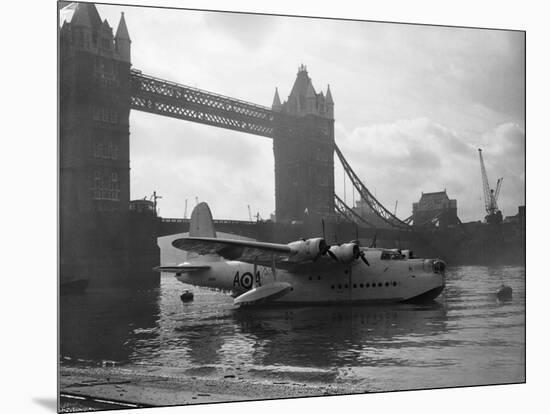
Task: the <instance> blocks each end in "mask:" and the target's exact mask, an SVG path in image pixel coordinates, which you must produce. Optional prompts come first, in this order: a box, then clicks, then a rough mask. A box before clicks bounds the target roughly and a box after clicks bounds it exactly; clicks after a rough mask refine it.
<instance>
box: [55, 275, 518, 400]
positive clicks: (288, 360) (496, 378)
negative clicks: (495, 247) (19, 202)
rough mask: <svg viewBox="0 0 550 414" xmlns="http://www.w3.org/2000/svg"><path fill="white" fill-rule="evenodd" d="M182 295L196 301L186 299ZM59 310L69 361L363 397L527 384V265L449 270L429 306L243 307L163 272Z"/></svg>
mask: <svg viewBox="0 0 550 414" xmlns="http://www.w3.org/2000/svg"><path fill="white" fill-rule="evenodd" d="M501 283H505V284H507V285H509V286H511V287H512V288H513V299H512V300H511V301H509V302H502V303H501V302H499V301H498V300H497V298H496V296H495V292H496V290H497V289H498V287H499V286H500V284H501ZM185 288H191V289H193V291H194V293H195V298H194V301H192V302H188V303H182V302H181V301H180V299H179V294H180V293H181V291H182V290H183V289H185ZM60 307H61V308H60V316H61V326H60V339H61V346H60V349H61V364H63V365H65V364H66V365H74V364H76V365H79V366H82V365H84V366H86V365H90V366H97V365H107V366H111V365H115V366H123V367H125V368H129V369H132V370H135V371H137V372H147V373H152V374H160V375H170V376H199V377H215V378H223V377H224V375H238V376H239V377H243V378H247V379H251V380H257V381H268V382H291V383H305V384H328V383H330V384H338V385H340V386H344V387H345V386H348V385H349V386H350V389H352V388H353V390H358V389H359V390H364V391H387V390H404V389H416V388H434V387H448V386H463V385H477V384H499V383H511V382H523V381H525V268H524V267H480V266H468V267H450V268H449V269H448V271H447V286H446V288H445V290H444V292H443V293H442V295H441V296H440V297H439V298H438V299H437V300H436V302H435V303H434V304H431V305H406V304H396V305H384V306H364V305H361V306H328V307H327V306H324V307H322V306H310V307H308V306H300V307H288V308H275V309H236V308H235V307H234V306H233V305H232V298H230V297H229V296H227V295H226V294H223V293H220V292H215V291H210V290H205V289H199V288H194V287H190V286H185V285H183V284H181V283H179V282H177V281H176V280H175V278H174V277H173V276H171V275H163V276H162V278H161V284H160V287H158V288H155V289H148V290H134V291H128V290H108V291H106V290H89V291H87V292H86V293H85V294H82V295H73V296H62V297H61V299H60Z"/></svg>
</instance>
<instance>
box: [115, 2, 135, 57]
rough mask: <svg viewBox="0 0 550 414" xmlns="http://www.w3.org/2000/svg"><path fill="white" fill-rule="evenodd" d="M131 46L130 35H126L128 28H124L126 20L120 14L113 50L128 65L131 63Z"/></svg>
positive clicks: (122, 14)
mask: <svg viewBox="0 0 550 414" xmlns="http://www.w3.org/2000/svg"><path fill="white" fill-rule="evenodd" d="M131 44H132V41H131V40H130V35H129V34H128V27H126V20H125V19H124V12H122V13H121V14H120V21H119V23H118V28H117V31H116V35H115V49H116V51H117V52H118V54H119V56H120V58H121V59H122V60H123V61H125V62H128V63H130V62H131Z"/></svg>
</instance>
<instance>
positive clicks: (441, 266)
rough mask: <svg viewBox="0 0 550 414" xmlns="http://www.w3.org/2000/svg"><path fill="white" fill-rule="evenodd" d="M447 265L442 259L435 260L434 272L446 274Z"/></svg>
mask: <svg viewBox="0 0 550 414" xmlns="http://www.w3.org/2000/svg"><path fill="white" fill-rule="evenodd" d="M446 267H447V264H446V263H445V262H444V261H443V260H441V259H435V260H434V261H433V272H434V273H438V274H445V269H446Z"/></svg>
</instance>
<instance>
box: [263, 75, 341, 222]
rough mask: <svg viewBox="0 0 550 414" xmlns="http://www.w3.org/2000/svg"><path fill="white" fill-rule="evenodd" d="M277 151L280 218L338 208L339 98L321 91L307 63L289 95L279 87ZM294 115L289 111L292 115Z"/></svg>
mask: <svg viewBox="0 0 550 414" xmlns="http://www.w3.org/2000/svg"><path fill="white" fill-rule="evenodd" d="M272 110H273V111H274V112H275V122H274V131H273V153H274V156H275V211H276V220H277V221H278V222H283V223H284V222H289V221H293V220H297V221H307V220H308V219H314V220H315V221H319V219H320V218H321V217H330V216H332V215H333V214H334V102H333V100H332V94H331V92H330V86H329V87H328V89H327V93H326V95H324V94H323V92H319V93H317V92H315V89H314V88H313V84H312V82H311V79H310V77H309V76H308V72H307V68H306V67H305V66H304V65H301V66H300V67H299V69H298V74H297V76H296V80H295V82H294V86H293V87H292V90H291V92H290V95H289V96H288V99H287V100H286V101H285V102H283V103H281V101H280V98H279V93H278V91H277V90H275V96H274V98H273V105H272ZM287 114H288V115H292V116H286V115H287Z"/></svg>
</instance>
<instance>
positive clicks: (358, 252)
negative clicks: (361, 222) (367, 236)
mask: <svg viewBox="0 0 550 414" xmlns="http://www.w3.org/2000/svg"><path fill="white" fill-rule="evenodd" d="M355 230H356V234H355V236H356V237H357V228H356V229H355ZM354 243H355V246H353V255H354V256H355V258H356V259H361V260H362V261H363V263H365V264H366V265H367V266H370V263H369V261H368V260H367V258H366V257H365V252H364V251H363V250H361V248H360V247H359V237H357V240H355V241H354Z"/></svg>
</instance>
